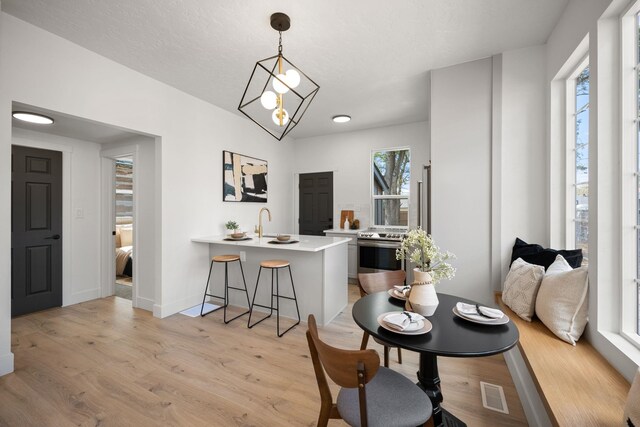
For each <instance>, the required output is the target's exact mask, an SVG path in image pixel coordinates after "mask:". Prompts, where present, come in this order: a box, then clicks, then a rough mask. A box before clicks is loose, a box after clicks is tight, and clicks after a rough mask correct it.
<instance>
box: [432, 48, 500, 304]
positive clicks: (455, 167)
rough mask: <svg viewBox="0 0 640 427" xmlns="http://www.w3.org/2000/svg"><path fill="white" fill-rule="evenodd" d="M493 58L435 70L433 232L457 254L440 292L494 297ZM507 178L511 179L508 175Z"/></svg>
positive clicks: (477, 298)
mask: <svg viewBox="0 0 640 427" xmlns="http://www.w3.org/2000/svg"><path fill="white" fill-rule="evenodd" d="M492 78H493V72H492V60H491V58H488V59H482V60H478V61H473V62H468V63H465V64H460V65H455V66H452V67H447V68H442V69H439V70H434V71H432V73H431V123H430V125H431V139H430V140H431V161H432V225H431V226H432V230H433V237H434V239H435V240H436V242H437V243H438V245H439V246H440V247H442V248H443V249H447V250H449V251H451V252H453V253H454V254H456V256H457V260H455V261H454V264H455V266H456V268H457V272H456V275H455V277H454V278H453V279H452V280H444V281H442V282H441V283H439V284H438V291H439V292H444V293H448V294H453V295H460V296H463V297H466V298H470V299H474V300H476V301H482V302H485V303H488V302H490V301H491V291H492V289H493V286H492V284H491V250H492V246H491V245H492V242H491V236H492V233H491V230H492V229H491V200H492V189H491V176H492V170H491V158H492V157H491V155H492V152H491V149H492V147H491V145H492V109H493V104H492ZM504 179H506V178H504Z"/></svg>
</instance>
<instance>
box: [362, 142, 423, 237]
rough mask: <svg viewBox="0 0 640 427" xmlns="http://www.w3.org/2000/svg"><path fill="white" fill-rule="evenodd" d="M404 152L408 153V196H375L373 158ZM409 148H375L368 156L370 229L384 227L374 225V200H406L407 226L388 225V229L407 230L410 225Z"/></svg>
mask: <svg viewBox="0 0 640 427" xmlns="http://www.w3.org/2000/svg"><path fill="white" fill-rule="evenodd" d="M402 150H406V151H408V152H409V194H407V195H406V196H403V195H381V194H379V195H377V194H374V189H375V182H374V181H375V178H374V171H373V164H374V163H373V156H374V155H375V154H376V153H378V152H380V151H402ZM411 161H412V158H411V148H410V147H408V146H403V147H391V148H376V149H373V150H371V154H370V155H369V179H370V181H369V184H370V188H369V194H371V226H372V227H385V225H384V224H376V222H375V221H376V200H391V199H400V200H402V199H406V200H407V225H395V224H394V225H389V227H394V228H406V229H409V224H411V218H409V216H410V215H411Z"/></svg>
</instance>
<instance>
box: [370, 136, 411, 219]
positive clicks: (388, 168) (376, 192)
mask: <svg viewBox="0 0 640 427" xmlns="http://www.w3.org/2000/svg"><path fill="white" fill-rule="evenodd" d="M410 158H411V156H410V152H409V149H408V148H396V149H389V150H380V151H375V152H373V155H372V159H371V160H372V161H371V164H372V167H371V172H372V174H371V175H372V177H371V179H372V185H371V188H372V192H373V194H372V205H373V215H372V221H371V222H372V225H374V226H402V227H408V226H409V181H410V176H411V174H410V170H411V168H410Z"/></svg>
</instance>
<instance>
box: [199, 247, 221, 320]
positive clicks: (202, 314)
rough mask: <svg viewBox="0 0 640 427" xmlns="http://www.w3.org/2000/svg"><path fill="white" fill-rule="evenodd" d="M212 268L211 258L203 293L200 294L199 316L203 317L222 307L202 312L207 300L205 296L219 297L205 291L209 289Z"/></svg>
mask: <svg viewBox="0 0 640 427" xmlns="http://www.w3.org/2000/svg"><path fill="white" fill-rule="evenodd" d="M212 270H213V260H211V265H210V266H209V276H208V277H207V284H206V286H205V287H204V295H203V296H202V305H201V306H200V317H204V316H206V315H207V314H209V313H213V312H214V311H217V310H220V308H222V307H218V308H216V309H215V310H211V311H210V312H208V313H203V312H204V303H205V301H206V300H207V297H208V296H209V297H214V298H219V297H217V296H215V295H213V294H210V293H208V292H207V291H208V290H209V281H210V280H211V271H212Z"/></svg>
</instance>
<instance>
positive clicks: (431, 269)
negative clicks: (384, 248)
mask: <svg viewBox="0 0 640 427" xmlns="http://www.w3.org/2000/svg"><path fill="white" fill-rule="evenodd" d="M454 258H455V255H454V254H452V253H451V252H449V251H442V250H441V249H440V248H439V247H438V246H437V245H436V243H435V241H434V240H433V237H431V235H429V234H427V232H426V231H425V230H423V229H422V228H417V229H415V230H410V231H409V232H408V233H407V235H406V236H405V238H404V239H403V240H402V244H401V245H400V248H398V249H397V250H396V259H399V260H405V261H410V262H412V263H413V264H415V266H416V267H415V268H414V269H413V283H412V284H411V291H410V292H409V298H408V300H409V305H410V307H411V309H412V310H413V311H415V312H416V313H420V314H422V315H423V316H432V315H433V313H435V311H436V309H437V308H438V304H439V301H438V294H437V293H436V290H435V288H434V285H435V284H436V283H438V282H439V281H441V280H443V279H451V278H452V277H453V276H454V275H455V272H456V270H455V268H454V267H453V266H452V265H451V264H449V262H448V261H449V260H450V259H454Z"/></svg>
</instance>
